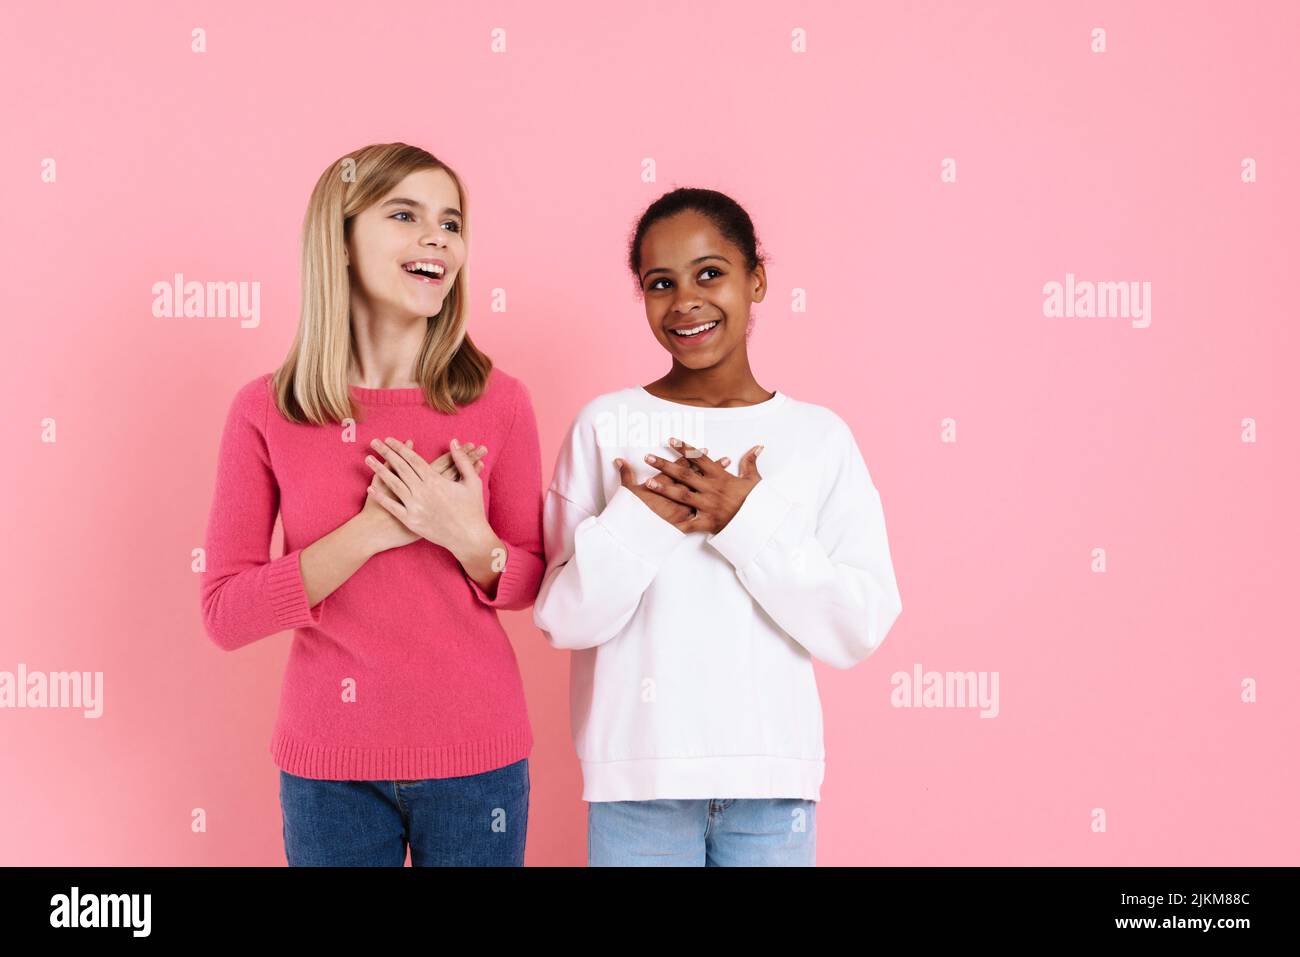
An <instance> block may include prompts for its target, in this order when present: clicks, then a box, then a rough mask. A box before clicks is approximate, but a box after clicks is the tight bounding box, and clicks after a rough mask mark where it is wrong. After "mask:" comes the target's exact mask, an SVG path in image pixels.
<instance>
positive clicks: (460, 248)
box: [347, 169, 466, 319]
mask: <svg viewBox="0 0 1300 957" xmlns="http://www.w3.org/2000/svg"><path fill="white" fill-rule="evenodd" d="M463 228H464V220H463V218H462V215H461V211H460V193H459V191H458V190H457V189H456V183H455V181H454V180H453V179H452V178H451V177H450V176H449V175H447V172H446V170H441V169H421V170H416V171H415V172H414V173H411V174H410V175H408V176H407V177H405V178H404V179H403V180H402V181H401V182H400V183H398V184H397V186H395V187H394V188H393V189H392V190H391V191H389V193H388V194H387V195H386V196H384V197H383V198H382V199H381V200H380V201H379V202H377V203H375V204H374V205H373V206H371V207H370V208H368V209H365V210H362V211H361V212H360V213H358V214H357V215H356V217H355V218H354V219H353V221H352V228H351V230H350V232H349V235H348V240H347V253H348V272H349V275H350V277H351V279H352V297H353V299H354V300H355V299H358V298H360V299H361V300H362V301H364V302H365V303H366V304H367V306H368V307H369V309H370V311H371V313H372V314H378V315H387V316H392V317H396V318H401V319H414V318H420V317H428V316H435V315H437V314H438V312H439V311H440V310H441V309H442V303H443V300H444V299H445V298H446V296H447V292H448V291H449V290H450V289H451V287H452V283H453V282H454V281H455V279H456V275H457V274H458V273H459V272H460V268H461V266H462V265H463V264H464V262H465V254H466V247H465V238H464V236H463V235H462V232H461V231H462V229H463ZM417 263H423V264H425V266H424V269H423V270H422V271H416V270H417V268H418V267H417V266H416V264H417ZM435 264H441V266H442V272H441V275H439V274H438V271H437V269H436V268H431V267H432V266H433V265H435Z"/></svg>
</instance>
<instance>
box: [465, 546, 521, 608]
mask: <svg viewBox="0 0 1300 957" xmlns="http://www.w3.org/2000/svg"><path fill="white" fill-rule="evenodd" d="M503 544H504V545H505V546H506V567H505V568H503V569H501V574H500V575H498V576H497V584H496V596H495V597H493V598H489V597H488V593H487V592H485V591H484V590H483V586H482V585H480V584H479V583H478V582H476V581H475V580H474V579H472V578H470V577H469V573H468V572H465V581H467V582H469V587H470V588H472V589H474V594H475V596H477V598H478V600H479V601H481V602H482V603H483V604H485V605H487V606H488V607H489V608H500V607H502V606H503V605H507V604H509V603H510V602H512V601H513V600H514V598H515V595H516V594H517V593H518V591H519V584H520V581H521V580H522V578H523V574H524V568H523V562H520V561H517V560H516V558H515V547H514V546H513V545H511V544H510V543H509V542H506V541H503Z"/></svg>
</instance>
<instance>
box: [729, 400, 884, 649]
mask: <svg viewBox="0 0 1300 957" xmlns="http://www.w3.org/2000/svg"><path fill="white" fill-rule="evenodd" d="M836 434H837V436H838V438H837V440H836V441H835V449H836V450H835V452H834V454H832V455H831V457H830V461H829V467H830V468H832V469H833V470H834V472H833V474H832V475H831V477H830V490H829V492H828V493H827V495H826V497H825V499H824V500H823V504H822V507H821V509H820V513H819V514H817V515H815V516H814V515H810V514H809V509H808V508H806V507H805V506H804V505H802V504H800V503H796V502H793V501H791V500H790V499H789V498H788V497H786V496H785V495H783V494H782V493H781V492H780V491H778V490H777V489H776V488H775V487H773V486H772V484H771V483H770V482H768V481H766V480H762V479H760V480H759V482H758V484H757V485H755V486H754V487H753V488H752V489H751V490H750V492H749V495H748V496H746V498H745V501H744V503H743V504H742V505H741V507H740V510H739V511H738V512H736V514H735V515H734V516H732V519H731V521H730V522H728V523H727V525H726V527H724V528H723V529H722V530H721V531H720V532H715V533H714V534H712V535H710V536H709V537H708V542H709V544H710V545H712V546H713V547H714V548H715V549H717V550H718V551H719V552H720V553H721V554H722V555H723V556H724V557H725V558H726V559H727V560H728V561H730V562H731V564H732V565H734V566H735V569H736V574H737V576H738V577H739V578H740V581H741V583H742V584H743V585H744V586H745V588H746V590H748V591H749V593H750V595H752V596H753V598H754V600H755V601H756V602H758V604H759V605H761V606H762V608H763V610H764V611H766V612H767V613H768V615H770V616H771V617H772V620H773V621H775V622H776V623H777V624H778V625H780V626H781V628H782V629H783V630H784V631H785V632H786V633H787V634H788V635H789V636H790V637H791V638H793V639H794V640H795V641H797V642H798V643H799V644H800V645H802V646H803V647H804V648H806V649H807V650H808V652H809V654H811V655H812V656H813V657H815V658H818V659H819V660H821V661H824V662H825V663H826V664H828V665H831V666H832V667H835V668H850V667H852V666H853V665H855V664H857V663H858V662H859V661H861V660H862V659H863V658H866V657H867V656H868V655H870V654H871V653H872V652H873V651H875V650H876V649H877V648H878V647H880V643H881V642H882V641H884V640H885V635H886V634H887V633H888V632H889V629H890V627H891V626H892V625H893V623H894V621H895V619H897V618H898V615H899V613H900V612H901V611H902V610H903V604H902V600H901V598H900V597H899V594H898V584H897V582H896V581H895V578H894V567H893V563H892V561H891V559H890V555H889V541H888V539H887V537H886V535H885V516H884V512H883V511H882V510H881V505H880V494H879V493H878V492H877V491H876V487H875V485H874V484H873V483H872V481H871V476H870V474H869V473H868V471H867V466H866V463H865V462H864V461H863V459H862V453H861V452H860V451H859V450H858V446H857V443H856V442H855V441H854V439H853V433H852V432H851V431H850V430H849V428H848V426H847V425H844V424H843V423H842V422H841V428H840V429H837V430H836ZM759 469H760V471H761V470H762V461H761V459H760V461H759Z"/></svg>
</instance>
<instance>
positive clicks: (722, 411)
mask: <svg viewBox="0 0 1300 957" xmlns="http://www.w3.org/2000/svg"><path fill="white" fill-rule="evenodd" d="M636 391H637V392H638V393H639V394H640V395H641V396H642V397H643V398H645V399H648V400H650V401H651V402H653V403H655V404H657V405H661V406H667V407H668V408H671V409H680V410H681V411H683V412H693V413H696V414H698V415H702V416H708V417H709V418H719V419H724V418H725V419H743V418H748V417H750V416H754V415H763V414H765V413H767V412H771V411H773V410H775V409H779V408H780V407H781V406H783V405H785V403H786V401H787V400H788V398H789V397H788V396H787V395H786V394H785V393H784V392H782V391H781V390H780V389H773V390H772V397H771V398H769V399H764V400H763V401H762V402H755V403H754V404H753V405H734V406H713V405H688V404H687V403H685V402H674V401H673V400H672V399H664V398H660V397H659V396H657V395H655V394H654V393H653V392H650V391H648V390H647V389H646V387H645V386H643V385H639V386H637V387H636Z"/></svg>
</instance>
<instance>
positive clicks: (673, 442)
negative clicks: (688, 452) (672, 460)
mask: <svg viewBox="0 0 1300 957" xmlns="http://www.w3.org/2000/svg"><path fill="white" fill-rule="evenodd" d="M668 444H669V445H671V446H672V447H673V448H677V446H679V445H681V444H682V440H681V439H669V440H668Z"/></svg>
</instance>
